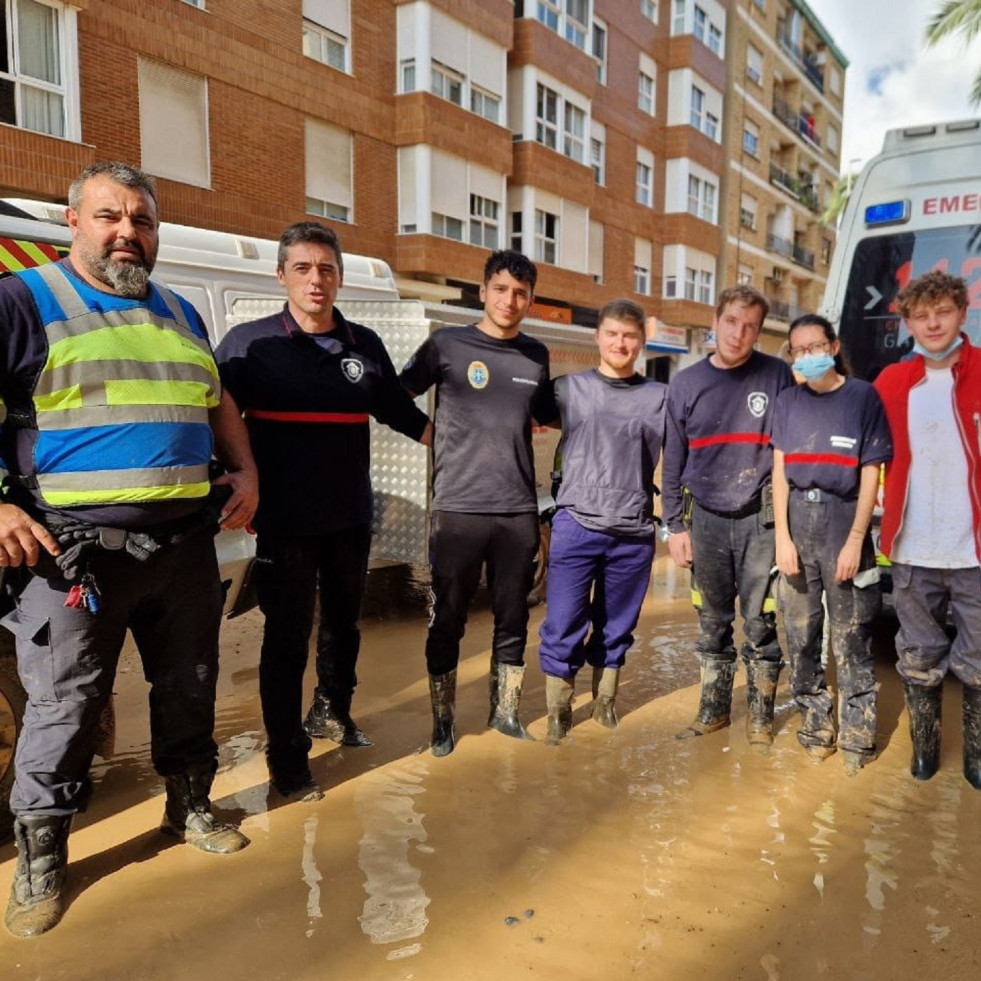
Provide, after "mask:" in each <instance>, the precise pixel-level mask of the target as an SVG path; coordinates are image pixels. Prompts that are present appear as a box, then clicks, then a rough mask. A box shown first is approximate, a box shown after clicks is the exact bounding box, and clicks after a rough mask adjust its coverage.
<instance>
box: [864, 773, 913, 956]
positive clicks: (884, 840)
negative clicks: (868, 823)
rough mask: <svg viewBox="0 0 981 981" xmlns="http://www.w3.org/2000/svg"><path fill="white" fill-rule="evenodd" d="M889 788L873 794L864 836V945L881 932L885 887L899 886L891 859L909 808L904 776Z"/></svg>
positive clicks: (896, 851)
mask: <svg viewBox="0 0 981 981" xmlns="http://www.w3.org/2000/svg"><path fill="white" fill-rule="evenodd" d="M891 783H892V792H891V793H884V794H873V795H872V804H873V808H872V814H871V817H872V831H871V836H870V837H868V838H866V839H865V843H864V844H865V854H866V855H867V856H868V857H867V859H866V861H865V901H866V902H867V903H868V904H869V906H870V907H871V908H872V912H871V913H867V914H866V916H865V917H864V918H863V926H862V929H863V930H864V931H865V935H866V945H867V947H874V946H875V945H876V944H877V943H878V938H879V936H880V934H881V933H882V916H881V914H882V913H883V912H884V911H885V908H886V893H885V890H886V888H889V889H890V890H892V891H893V892H895V891H896V889H897V888H898V886H899V873H898V870H897V869H896V867H895V865H894V862H895V859H896V857H897V856H898V855H899V854H900V851H901V849H900V847H899V842H900V841H901V840H902V838H903V837H905V835H904V834H903V833H902V832H901V831H899V830H898V829H899V825H900V821H901V820H902V818H903V816H904V815H905V814H906V813H907V812H908V810H909V805H908V802H907V800H906V795H907V793H908V790H907V788H906V786H905V780H904V779H903V778H899V777H897V778H894V779H893V780H892V781H891Z"/></svg>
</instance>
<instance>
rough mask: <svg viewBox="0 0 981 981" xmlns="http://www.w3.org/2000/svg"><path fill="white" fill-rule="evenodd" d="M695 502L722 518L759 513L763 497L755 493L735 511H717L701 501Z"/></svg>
mask: <svg viewBox="0 0 981 981" xmlns="http://www.w3.org/2000/svg"><path fill="white" fill-rule="evenodd" d="M695 503H696V504H697V505H698V506H699V507H700V508H701V509H702V510H703V511H708V513H709V514H714V515H716V516H717V517H720V518H748V517H749V516H750V515H751V514H757V513H758V512H759V510H760V506H761V504H762V499H761V496H760V495H759V494H755V495H754V496H753V497H751V498H750V499H749V500H748V501H747V502H746V503H745V504H743V505H742V506H741V507H738V508H736V510H735V511H716V510H715V508H707V507H706V506H705V505H704V504H702V503H701V501H696V502H695Z"/></svg>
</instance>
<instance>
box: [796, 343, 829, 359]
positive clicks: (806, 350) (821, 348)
mask: <svg viewBox="0 0 981 981" xmlns="http://www.w3.org/2000/svg"><path fill="white" fill-rule="evenodd" d="M830 350H831V342H830V341H815V342H814V343H813V344H808V345H807V347H792V348H791V349H790V351H789V352H788V353H789V354H790V360H791V361H799V360H800V359H801V358H802V357H804V355H805V354H824V352H825V351H830Z"/></svg>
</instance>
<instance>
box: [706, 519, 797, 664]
mask: <svg viewBox="0 0 981 981" xmlns="http://www.w3.org/2000/svg"><path fill="white" fill-rule="evenodd" d="M691 545H692V555H693V557H694V562H693V563H692V594H693V601H694V603H695V608H696V611H697V613H698V626H699V637H698V640H697V642H696V644H695V649H696V651H697V652H698V656H699V657H700V658H702V659H703V660H710V661H735V659H736V648H735V644H734V642H733V622H734V621H735V619H736V599H737V598H738V600H739V612H740V614H741V616H742V619H743V634H744V636H745V640H744V642H743V645H742V655H743V659H744V660H746V661H779V660H780V641H779V640H778V638H777V621H776V612H775V604H774V601H773V598H772V596H771V590H770V571H771V569H772V568H773V563H774V537H773V528H772V527H767V525H766V524H764V522H763V520H762V518H761V516H760V514H759V511H758V510H757V511H754V512H753V513H751V514H744V515H738V516H732V515H721V514H716V513H714V512H712V511H707V510H706V509H705V508H702V507H700V506H699V505H698V504H697V503H696V504H695V506H694V508H693V510H692V518H691Z"/></svg>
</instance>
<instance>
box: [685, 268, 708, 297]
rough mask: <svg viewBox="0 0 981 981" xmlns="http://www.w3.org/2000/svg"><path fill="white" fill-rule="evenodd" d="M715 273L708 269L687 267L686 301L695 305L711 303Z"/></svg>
mask: <svg viewBox="0 0 981 981" xmlns="http://www.w3.org/2000/svg"><path fill="white" fill-rule="evenodd" d="M714 284H715V273H714V272H712V271H710V270H708V269H697V268H695V267H693V266H686V267H685V299H686V300H694V301H695V303H711V302H712V293H713V289H714Z"/></svg>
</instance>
